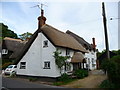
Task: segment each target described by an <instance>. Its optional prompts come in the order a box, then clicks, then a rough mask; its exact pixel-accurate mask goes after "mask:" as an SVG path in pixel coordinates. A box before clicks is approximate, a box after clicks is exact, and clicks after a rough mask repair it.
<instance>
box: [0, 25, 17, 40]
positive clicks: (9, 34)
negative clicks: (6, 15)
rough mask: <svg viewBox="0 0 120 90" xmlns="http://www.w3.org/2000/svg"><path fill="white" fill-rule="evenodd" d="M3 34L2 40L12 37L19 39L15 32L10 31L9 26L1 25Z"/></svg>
mask: <svg viewBox="0 0 120 90" xmlns="http://www.w3.org/2000/svg"><path fill="white" fill-rule="evenodd" d="M1 33H2V38H4V37H10V38H18V36H17V34H16V33H14V31H12V30H10V29H8V26H7V25H4V24H3V23H0V34H1Z"/></svg>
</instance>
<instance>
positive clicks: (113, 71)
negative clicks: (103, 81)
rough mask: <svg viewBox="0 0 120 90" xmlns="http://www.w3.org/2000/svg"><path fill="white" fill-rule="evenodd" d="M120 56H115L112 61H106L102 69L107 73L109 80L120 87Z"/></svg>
mask: <svg viewBox="0 0 120 90" xmlns="http://www.w3.org/2000/svg"><path fill="white" fill-rule="evenodd" d="M119 62H120V56H119V55H118V56H114V57H112V58H111V59H110V60H104V62H103V63H102V69H103V70H106V71H107V75H108V79H109V81H110V82H112V83H114V84H115V85H117V86H119V83H120V69H119V67H120V63H119Z"/></svg>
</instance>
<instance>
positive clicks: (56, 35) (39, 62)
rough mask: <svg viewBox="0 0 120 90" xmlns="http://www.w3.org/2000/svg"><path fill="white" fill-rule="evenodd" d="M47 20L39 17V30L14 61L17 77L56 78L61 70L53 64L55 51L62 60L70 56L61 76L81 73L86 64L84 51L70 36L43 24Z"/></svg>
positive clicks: (85, 51)
mask: <svg viewBox="0 0 120 90" xmlns="http://www.w3.org/2000/svg"><path fill="white" fill-rule="evenodd" d="M45 21H46V18H45V17H44V16H43V10H41V16H40V17H38V29H37V31H35V33H34V34H33V35H32V36H31V38H30V40H29V41H28V42H27V43H26V45H25V46H24V48H23V50H22V52H21V53H20V55H19V57H18V58H17V60H16V63H15V64H17V75H24V76H40V77H53V78H56V77H59V76H61V73H60V69H59V68H58V66H57V65H56V63H55V58H54V57H53V55H54V52H55V51H56V49H58V51H59V52H61V55H62V56H70V57H71V58H70V59H68V60H67V62H66V64H70V66H69V67H68V66H67V65H66V66H64V67H62V73H67V74H69V72H72V71H74V70H76V69H80V68H81V65H82V64H83V63H84V62H85V61H86V60H85V58H84V55H85V53H87V50H86V49H85V48H84V47H83V46H82V45H81V44H80V43H79V42H78V41H77V40H76V39H75V38H73V37H72V36H70V35H69V34H67V33H64V32H61V31H60V30H58V29H56V28H54V27H52V26H50V25H48V24H46V23H45Z"/></svg>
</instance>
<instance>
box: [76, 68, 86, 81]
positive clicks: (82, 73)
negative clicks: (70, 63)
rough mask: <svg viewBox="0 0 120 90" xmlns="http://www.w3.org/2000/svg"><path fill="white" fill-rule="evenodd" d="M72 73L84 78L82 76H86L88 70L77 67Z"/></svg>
mask: <svg viewBox="0 0 120 90" xmlns="http://www.w3.org/2000/svg"><path fill="white" fill-rule="evenodd" d="M74 75H75V76H76V77H77V78H79V79H81V78H84V77H87V76H88V71H87V70H83V69H78V70H76V71H75V73H74Z"/></svg>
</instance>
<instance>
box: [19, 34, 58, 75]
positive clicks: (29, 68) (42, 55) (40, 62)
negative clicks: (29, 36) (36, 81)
mask: <svg viewBox="0 0 120 90" xmlns="http://www.w3.org/2000/svg"><path fill="white" fill-rule="evenodd" d="M45 40H48V39H47V38H46V37H45V36H44V35H43V34H42V33H39V34H38V36H37V38H36V39H35V41H34V42H33V44H32V45H31V47H30V48H29V50H28V51H27V53H26V54H25V55H24V56H23V58H22V59H21V61H20V62H26V69H20V62H19V63H18V65H17V67H18V69H17V74H18V75H30V76H46V77H58V76H60V71H59V69H58V68H57V65H56V64H55V59H54V57H53V55H54V54H53V52H54V51H56V48H55V47H54V46H53V45H52V43H51V42H50V41H49V40H48V47H46V48H43V41H45ZM44 61H50V69H44Z"/></svg>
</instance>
